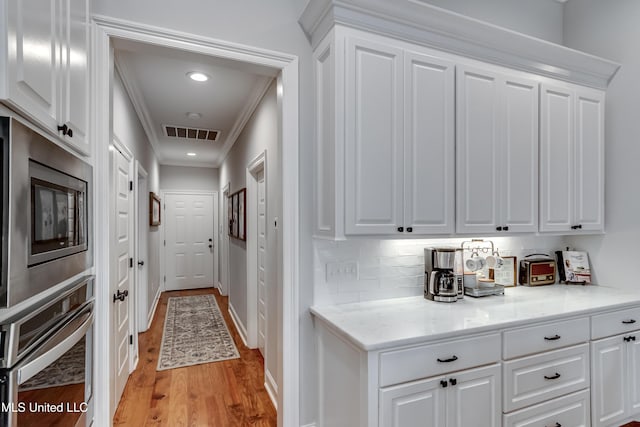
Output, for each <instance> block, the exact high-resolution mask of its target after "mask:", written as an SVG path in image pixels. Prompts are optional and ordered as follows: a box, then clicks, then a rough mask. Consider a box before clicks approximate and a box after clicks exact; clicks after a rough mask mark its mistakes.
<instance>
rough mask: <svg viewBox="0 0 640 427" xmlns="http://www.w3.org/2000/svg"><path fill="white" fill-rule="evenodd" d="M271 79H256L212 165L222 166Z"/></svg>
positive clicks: (269, 84)
mask: <svg viewBox="0 0 640 427" xmlns="http://www.w3.org/2000/svg"><path fill="white" fill-rule="evenodd" d="M272 81H273V78H272V77H262V78H260V79H258V81H257V83H256V84H255V85H254V88H253V91H252V92H251V94H250V95H249V98H248V99H247V102H246V104H245V106H244V108H243V109H242V111H241V112H240V114H238V117H237V118H236V121H235V122H234V123H233V127H232V128H231V130H230V131H229V135H227V137H226V138H225V140H224V144H223V145H222V152H221V154H220V156H219V157H218V160H217V161H216V162H215V164H214V166H213V167H215V168H219V167H220V166H222V163H223V162H224V160H225V159H226V158H227V155H228V154H229V151H231V148H233V144H235V143H236V141H237V139H238V137H239V136H240V133H242V131H243V130H244V127H245V126H246V124H247V122H248V121H249V119H250V118H251V116H252V115H253V112H254V111H255V110H256V108H258V104H260V101H261V100H262V98H263V97H264V95H265V94H266V93H267V89H269V86H271V82H272Z"/></svg>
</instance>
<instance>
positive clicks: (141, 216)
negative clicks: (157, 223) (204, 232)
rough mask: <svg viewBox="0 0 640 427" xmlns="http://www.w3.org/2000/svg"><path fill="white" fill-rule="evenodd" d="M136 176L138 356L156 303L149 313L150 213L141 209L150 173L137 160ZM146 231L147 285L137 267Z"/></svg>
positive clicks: (135, 336) (146, 199)
mask: <svg viewBox="0 0 640 427" xmlns="http://www.w3.org/2000/svg"><path fill="white" fill-rule="evenodd" d="M134 176H135V178H136V180H135V185H134V186H133V194H134V199H135V220H134V223H135V257H134V258H135V261H136V262H134V268H135V289H136V293H135V295H136V296H135V299H136V304H135V306H136V311H135V315H136V325H137V326H136V331H135V332H136V333H135V334H134V339H133V341H134V346H135V348H136V354H138V355H139V354H140V353H139V349H138V333H140V332H143V331H146V330H147V329H149V326H151V317H152V313H153V312H154V311H155V301H154V306H153V308H152V309H151V310H149V311H147V306H148V305H149V301H148V298H149V259H148V258H149V225H148V224H149V221H148V220H147V218H148V211H147V209H141V205H142V206H146V205H147V204H148V203H146V204H145V203H144V202H145V201H148V197H149V196H148V195H147V194H148V191H149V173H148V172H147V171H146V169H145V168H144V167H143V166H142V164H141V163H140V161H139V160H137V159H136V164H135V173H134ZM141 180H143V181H145V188H146V190H145V191H144V192H142V191H140V181H141ZM142 224H146V226H142ZM145 230H146V233H144V239H145V240H146V242H145V243H144V248H145V252H146V254H144V255H145V256H144V259H143V261H144V263H145V265H146V266H147V280H146V283H142V280H141V277H140V276H141V273H140V268H139V267H138V266H137V262H139V261H140V258H141V256H142V255H143V254H141V253H140V252H141V251H140V248H141V247H142V246H143V244H142V242H141V235H140V233H141V232H144V231H145ZM143 314H146V316H145V317H142V316H143Z"/></svg>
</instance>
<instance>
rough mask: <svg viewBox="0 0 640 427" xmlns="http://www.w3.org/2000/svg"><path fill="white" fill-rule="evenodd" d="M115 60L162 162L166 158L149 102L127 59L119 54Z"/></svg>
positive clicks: (132, 102)
mask: <svg viewBox="0 0 640 427" xmlns="http://www.w3.org/2000/svg"><path fill="white" fill-rule="evenodd" d="M113 62H114V65H115V68H116V70H117V72H118V73H119V74H120V79H121V80H122V84H123V86H124V89H125V91H126V92H127V94H128V95H129V99H130V100H131V104H132V105H133V109H134V110H135V112H136V115H137V116H138V119H139V120H140V124H141V125H142V129H143V130H144V133H145V134H146V135H147V139H148V140H149V142H150V143H151V147H152V148H153V151H154V153H155V155H156V158H157V159H158V162H162V160H164V158H163V155H162V151H161V150H160V143H159V140H158V134H157V133H156V131H155V129H154V127H153V121H152V120H151V114H149V109H148V108H147V104H146V103H145V102H144V97H143V96H142V92H141V91H140V88H139V87H138V84H137V82H136V79H134V78H132V77H131V72H130V70H129V69H128V67H127V65H126V61H122V60H119V59H118V57H117V55H114V61H113Z"/></svg>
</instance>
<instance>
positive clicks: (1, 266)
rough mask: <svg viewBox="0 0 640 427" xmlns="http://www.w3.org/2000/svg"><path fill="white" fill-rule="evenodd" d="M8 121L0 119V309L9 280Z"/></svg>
mask: <svg viewBox="0 0 640 427" xmlns="http://www.w3.org/2000/svg"><path fill="white" fill-rule="evenodd" d="M5 135H9V119H8V118H6V117H3V118H0V178H1V179H2V181H1V182H0V203H1V205H0V221H1V223H0V233H2V235H1V236H0V238H1V240H2V241H1V242H0V307H1V306H2V304H1V303H2V301H6V298H7V283H8V280H9V275H8V271H9V138H7V137H5Z"/></svg>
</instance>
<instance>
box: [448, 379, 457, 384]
mask: <svg viewBox="0 0 640 427" xmlns="http://www.w3.org/2000/svg"><path fill="white" fill-rule="evenodd" d="M449 382H450V383H451V385H456V384H458V380H457V379H455V378H451V379H450V380H449Z"/></svg>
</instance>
